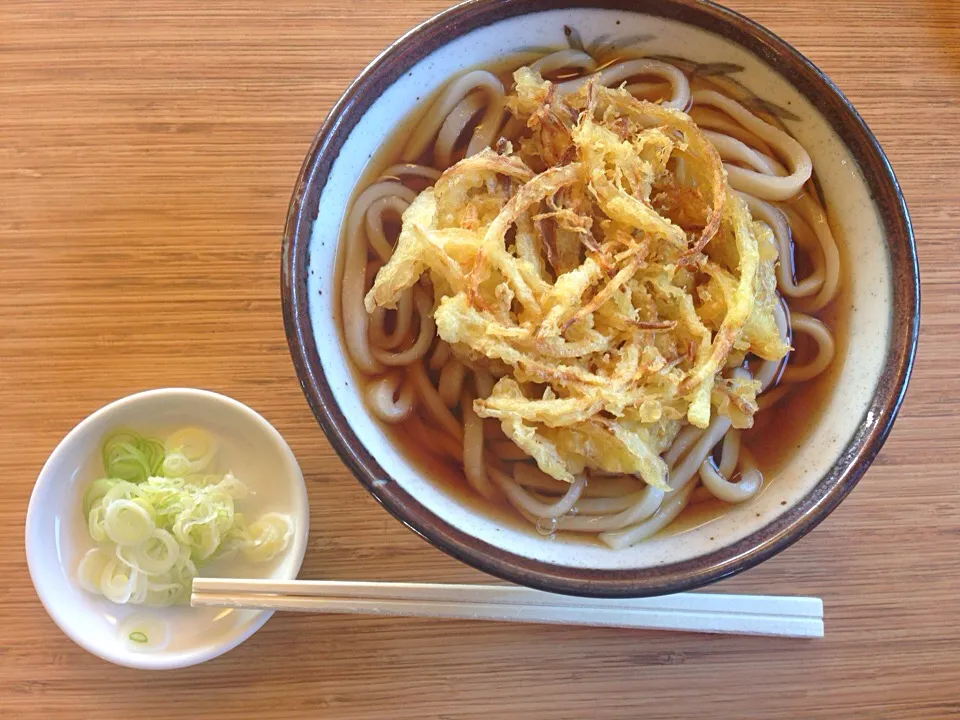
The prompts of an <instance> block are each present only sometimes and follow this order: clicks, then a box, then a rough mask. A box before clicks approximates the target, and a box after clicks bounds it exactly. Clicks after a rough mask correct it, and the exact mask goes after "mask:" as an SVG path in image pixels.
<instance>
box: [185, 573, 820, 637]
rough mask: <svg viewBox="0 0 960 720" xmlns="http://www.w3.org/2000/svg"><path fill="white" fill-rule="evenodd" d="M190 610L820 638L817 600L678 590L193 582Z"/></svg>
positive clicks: (356, 583) (290, 581)
mask: <svg viewBox="0 0 960 720" xmlns="http://www.w3.org/2000/svg"><path fill="white" fill-rule="evenodd" d="M190 604H191V605H194V606H212V607H230V608H246V609H254V610H286V611H294V612H318V613H348V614H370V615H386V616H404V617H428V618H460V619H468V620H499V621H505V622H530V623H550V624H563V625H589V626H598V627H620V628H647V629H660V630H684V631H689V632H707V633H734V634H741V635H774V636H781V637H823V602H822V601H821V600H820V599H819V598H809V597H777V596H765V595H711V594H706V593H678V594H676V595H665V596H661V597H654V598H630V599H606V598H582V597H570V596H567V595H554V594H552V593H547V592H542V591H540V590H531V589H530V588H525V587H520V586H517V585H507V586H503V585H449V584H430V583H379V582H339V581H331V580H240V579H221V578H196V579H195V580H194V581H193V595H192V596H191V599H190Z"/></svg>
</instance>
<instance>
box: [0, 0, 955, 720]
mask: <svg viewBox="0 0 960 720" xmlns="http://www.w3.org/2000/svg"><path fill="white" fill-rule="evenodd" d="M447 4H448V3H446V2H443V1H442V0H410V1H408V2H406V3H403V4H400V3H392V2H388V1H387V0H366V2H356V1H355V0H354V1H348V0H314V1H313V2H309V3H308V2H297V0H283V1H281V0H274V1H273V2H255V1H253V0H250V1H242V0H234V1H231V2H201V3H197V2H186V1H185V0H184V1H182V2H181V1H179V0H140V1H139V2H136V3H130V2H124V1H121V0H115V1H114V0H87V1H86V2H69V3H68V2H35V1H33V2H31V1H23V0H4V2H3V3H0V257H2V260H0V548H2V550H0V577H2V578H3V580H2V581H0V717H4V718H38V719H39V718H54V717H57V718H59V717H64V718H66V717H78V718H80V717H83V718H86V717H99V718H126V717H135V718H148V717H150V718H153V717H156V718H160V717H185V718H213V717H221V716H228V715H229V716H230V717H257V718H302V717H325V718H326V717H330V718H376V717H382V718H392V719H396V720H400V719H402V718H447V719H448V720H466V719H467V718H489V717H521V716H522V717H549V718H552V719H554V720H556V719H559V718H622V717H644V718H646V719H647V720H654V719H655V718H679V717H694V716H701V715H707V714H708V715H709V716H710V717H712V718H791V719H796V718H884V719H890V718H925V719H929V718H946V717H953V716H960V652H958V649H957V648H958V647H960V610H958V603H957V601H956V598H957V594H958V591H960V582H958V580H957V573H956V563H957V560H956V558H957V547H958V538H960V500H958V491H957V487H958V485H957V477H956V475H957V470H956V469H957V466H958V464H960V414H958V412H957V407H958V404H960V379H958V376H957V371H956V369H955V365H954V363H955V359H956V357H957V356H958V352H960V332H958V331H960V320H958V318H960V294H958V293H957V292H956V291H955V290H954V287H955V285H956V283H957V282H958V280H960V261H958V254H957V251H956V246H957V245H956V244H957V230H956V229H957V227H958V225H960V204H958V202H957V198H958V197H960V172H958V167H960V145H958V141H957V138H958V136H960V114H958V113H957V109H956V97H957V95H958V93H960V31H958V27H960V11H958V6H957V5H955V4H954V3H953V2H951V0H869V1H867V0H846V1H845V2H842V3H835V2H833V0H806V1H805V2H790V3H786V2H783V3H780V2H777V3H774V2H764V1H763V0H736V1H734V0H731V1H730V4H731V5H732V6H733V7H734V8H735V9H737V10H739V11H742V12H744V13H746V14H748V15H750V16H751V17H752V18H754V19H755V20H757V21H759V22H761V23H763V24H765V25H766V26H768V27H769V28H771V29H772V30H773V31H774V32H776V33H778V34H779V35H781V36H782V37H784V38H786V39H787V40H788V41H789V42H791V43H793V44H794V45H795V46H796V47H797V48H798V49H799V50H800V51H801V52H803V53H804V54H806V55H807V57H809V58H811V59H812V60H813V61H814V62H815V63H816V64H817V65H819V67H820V68H822V69H823V70H824V71H825V72H826V73H827V74H828V75H830V77H831V78H832V79H833V80H834V81H835V82H836V83H837V84H838V85H839V86H840V87H841V88H842V89H843V91H844V92H845V93H846V94H847V95H848V97H849V98H850V99H851V100H852V101H853V102H854V104H855V105H856V106H857V108H858V109H859V110H860V112H861V113H862V114H863V116H864V118H865V119H866V120H867V122H868V123H869V124H870V126H871V127H872V128H873V130H874V131H875V132H876V134H877V136H878V137H879V139H880V141H881V143H882V144H883V146H884V148H885V149H886V151H887V153H888V155H889V157H890V160H891V162H892V164H893V166H894V168H895V170H896V171H897V173H898V175H899V178H900V180H901V182H902V184H903V188H904V192H905V194H906V197H907V200H908V203H909V205H910V208H911V211H912V213H913V220H914V223H915V227H916V233H917V241H918V245H919V251H920V260H921V265H922V270H923V292H924V310H923V338H922V341H921V345H920V353H919V357H918V361H917V368H916V374H915V377H914V380H913V383H912V385H911V389H910V393H909V395H908V397H907V401H906V404H905V405H904V408H903V411H902V414H901V417H900V420H899V422H898V424H897V426H896V428H895V429H894V432H893V434H892V436H891V437H890V439H889V441H888V442H887V445H886V446H885V448H884V450H883V452H882V454H881V455H880V457H879V458H878V461H877V462H876V464H875V466H874V467H873V468H872V469H871V471H870V472H869V474H868V475H867V477H866V478H865V479H864V480H863V482H862V483H861V485H860V487H859V488H858V489H857V490H856V492H854V493H853V495H852V496H851V497H850V498H849V499H848V500H847V501H845V502H844V504H843V505H842V506H841V507H840V508H839V509H838V510H837V511H836V512H835V513H834V514H833V515H832V516H831V517H830V518H829V519H828V520H827V521H826V522H825V523H824V524H823V525H822V526H821V527H820V528H819V529H817V530H816V531H815V532H814V533H813V534H812V535H810V536H809V537H808V538H806V539H804V540H803V541H801V542H800V543H799V544H797V545H796V546H794V547H793V548H791V549H790V550H788V551H787V552H785V553H783V554H782V555H780V556H778V557H777V558H775V559H773V560H771V561H769V562H767V563H765V564H763V565H762V566H760V567H759V568H757V569H755V570H752V571H750V572H748V573H746V574H745V575H742V576H740V577H738V578H735V579H733V580H731V581H728V582H725V583H723V584H722V586H721V587H719V588H718V589H720V590H725V591H737V592H758V593H783V594H803V595H819V596H822V597H823V598H824V602H825V605H826V622H827V636H826V638H825V639H824V640H822V641H810V642H806V641H795V640H772V639H760V638H735V637H708V636H696V635H693V636H691V635H680V634H671V633H637V632H625V631H621V630H601V629H573V628H562V627H546V626H544V627H536V626H529V627H518V626H499V625H491V624H480V623H470V622H434V621H419V620H405V619H398V620H390V619H383V620H378V619H369V618H355V617H323V616H316V617H311V616H304V617H299V616H291V617H281V616H278V617H276V618H275V619H273V620H272V621H271V622H270V623H269V624H268V625H267V626H266V627H265V628H264V629H263V630H262V631H261V632H260V633H258V634H257V635H256V636H255V637H254V638H252V639H251V640H250V641H249V642H247V643H246V644H245V645H243V646H241V647H240V648H238V649H237V650H235V651H234V652H231V653H230V654H228V655H227V656H225V657H223V658H220V659H219V660H216V661H213V662H210V663H208V664H205V665H203V666H200V667H198V668H195V669H190V670H184V671H174V672H167V673H158V674H151V675H147V674H143V673H139V672H135V671H132V670H125V669H122V668H117V667H113V666H110V665H108V664H106V663H104V662H101V661H99V660H97V659H95V658H93V657H91V656H89V655H87V654H86V653H85V652H84V651H82V650H80V649H79V648H78V647H76V646H74V645H73V644H72V643H71V642H70V641H69V640H67V639H66V638H65V637H64V636H63V635H62V634H61V633H60V632H59V631H58V630H57V629H56V627H55V626H54V625H53V623H52V622H51V621H50V620H49V618H48V617H47V615H46V614H45V612H44V611H43V608H42V607H41V605H40V603H39V601H38V600H37V598H36V595H35V594H34V592H33V588H32V586H31V584H30V581H29V578H28V575H27V571H26V565H25V561H24V553H23V540H22V538H23V520H24V513H25V509H26V505H27V500H28V497H29V494H30V490H31V487H32V484H33V481H34V478H35V477H36V475H37V473H38V471H39V469H40V467H41V465H42V464H43V461H44V460H45V458H46V457H47V455H48V453H49V452H50V450H51V449H52V448H53V447H54V445H56V443H57V442H58V441H59V439H60V438H61V437H62V436H63V435H64V434H65V433H66V432H67V431H68V430H69V429H70V428H71V427H72V426H73V424H74V423H76V422H77V421H78V420H80V419H81V418H82V417H84V416H85V415H86V414H88V413H89V412H90V411H91V410H93V409H94V408H96V407H99V406H100V405H102V404H103V403H105V402H108V401H110V400H112V399H114V398H117V397H119V396H122V395H125V394H127V393H130V392H134V391H137V390H141V389H145V388H150V387H159V386H169V385H188V386H197V387H206V388H210V389H213V390H218V391H222V392H225V393H227V394H229V395H232V396H234V397H237V398H238V399H240V400H242V401H244V402H246V403H249V404H250V405H252V406H253V407H254V408H256V409H258V410H259V411H261V412H262V413H263V414H264V415H266V417H267V418H268V419H269V420H270V421H271V422H273V423H274V424H275V425H276V426H277V428H278V429H279V430H280V431H281V432H282V433H283V434H284V435H285V436H286V438H287V439H288V440H289V442H290V444H291V446H292V447H293V450H294V452H295V453H296V454H297V457H298V458H299V460H300V462H301V464H302V467H303V470H304V474H305V476H306V478H307V481H308V486H309V492H310V497H311V503H312V505H311V514H312V526H311V537H310V546H309V550H308V553H307V560H306V562H305V564H304V569H303V576H304V577H313V578H343V579H369V580H372V579H383V580H431V581H447V582H449V581H479V582H483V581H487V580H488V578H486V577H485V576H483V575H481V574H480V573H477V572H475V571H473V570H471V569H469V568H467V567H464V566H462V565H460V564H458V563H457V562H455V561H454V560H452V559H450V558H448V557H446V556H445V555H443V554H441V553H440V552H438V551H436V550H434V549H432V548H431V547H429V546H428V545H427V544H426V543H424V542H423V541H421V540H420V539H419V538H418V537H416V536H415V535H413V534H412V533H410V532H409V531H407V530H406V529H404V528H403V527H402V526H401V525H400V524H399V523H397V522H395V521H394V520H392V519H391V518H390V517H388V516H387V514H386V513H385V512H383V511H382V510H381V509H380V508H379V507H378V506H377V505H376V503H375V502H374V501H373V500H372V499H370V498H369V497H368V496H367V495H366V494H365V493H364V492H363V491H362V490H361V488H360V486H359V485H358V484H357V483H356V482H355V481H354V480H353V479H352V478H351V477H350V476H349V475H348V473H347V472H346V471H345V470H344V468H343V466H342V465H341V464H340V462H339V461H338V460H337V458H336V457H335V455H334V454H333V452H332V451H331V449H330V446H329V445H328V444H327V442H326V440H325V439H324V436H323V434H322V432H321V431H320V429H319V427H318V426H317V424H316V423H315V422H314V420H313V417H312V416H311V414H310V411H309V409H308V407H307V405H306V403H305V401H304V399H303V397H302V395H301V393H300V389H299V387H298V384H297V380H296V378H295V376H294V372H293V368H292V366H291V362H290V360H289V357H288V353H287V348H286V343H285V339H284V334H283V325H282V321H281V314H280V301H279V289H278V285H279V280H278V270H279V265H280V258H279V250H280V234H281V229H282V226H283V220H284V215H285V212H286V207H287V201H288V195H289V191H290V189H291V186H292V185H293V181H294V178H295V177H296V173H297V170H298V168H299V165H300V162H301V159H302V156H303V153H304V151H305V150H306V148H307V146H308V144H309V142H310V140H311V138H312V136H313V133H314V132H315V131H316V128H317V127H318V125H319V123H320V121H321V120H322V118H323V116H324V113H325V112H326V111H327V110H328V108H329V107H330V106H331V104H332V103H333V102H334V100H335V98H336V97H337V96H338V94H339V93H340V92H341V91H342V90H343V89H344V88H345V87H346V85H347V83H348V82H349V81H350V80H351V79H352V78H353V77H354V76H355V75H356V74H357V72H358V71H359V70H360V69H361V68H362V67H363V66H364V65H365V64H366V63H367V62H368V61H369V60H370V59H372V58H373V57H374V55H376V53H377V52H378V51H379V50H380V49H381V48H383V47H384V46H385V45H386V44H387V43H388V42H390V41H391V40H392V39H394V38H395V37H396V36H398V35H399V34H400V33H401V32H403V31H404V30H406V29H408V28H409V27H411V26H413V25H414V24H416V23H417V22H418V21H420V20H422V19H424V18H426V17H428V16H429V15H431V14H433V13H434V12H436V11H437V10H439V9H441V8H443V7H444V6H446V5H447ZM854 360H855V359H854Z"/></svg>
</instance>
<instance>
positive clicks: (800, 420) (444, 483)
mask: <svg viewBox="0 0 960 720" xmlns="http://www.w3.org/2000/svg"><path fill="white" fill-rule="evenodd" d="M613 61H614V60H611V61H610V62H613ZM605 64H609V63H605ZM516 67H518V64H517V62H516V60H515V59H508V60H506V61H504V62H503V63H500V64H497V65H495V66H493V67H490V66H486V67H484V68H483V69H488V70H490V72H492V73H494V74H495V75H497V76H498V77H499V78H500V79H501V80H502V81H503V83H504V87H509V86H510V85H511V84H512V71H513V69H515V68H516ZM695 85H700V83H695ZM701 86H704V87H710V88H711V89H717V90H721V92H726V91H725V89H723V88H720V87H718V86H716V85H714V84H712V83H709V82H704V83H703V84H702V85H701ZM441 90H442V88H441ZM441 90H438V91H437V93H435V95H434V96H431V97H426V98H424V99H422V100H421V101H420V104H419V106H418V107H417V108H416V109H415V110H414V111H413V112H412V113H411V114H410V115H409V116H408V117H407V118H405V119H404V120H403V121H402V122H401V123H400V124H399V125H398V127H397V129H396V130H395V131H394V132H393V134H392V135H391V137H390V138H389V139H388V140H387V141H386V142H385V143H384V144H383V145H382V146H381V147H380V149H379V150H378V151H377V152H376V153H374V155H373V156H372V158H371V159H370V161H369V162H368V164H367V167H366V168H365V170H364V172H363V174H362V176H361V178H360V181H359V182H358V183H357V189H356V190H355V191H354V193H353V196H352V197H351V199H350V203H349V204H348V205H347V207H348V208H350V207H352V205H353V202H354V201H355V199H356V197H357V196H358V195H359V194H360V192H362V190H363V189H364V188H366V187H367V186H369V185H370V184H372V183H373V182H374V181H376V179H377V178H378V177H380V176H381V175H382V173H383V171H384V170H385V169H386V168H388V167H389V166H390V165H393V164H394V163H397V162H400V160H399V156H400V153H401V151H402V149H403V146H404V144H405V143H406V140H407V138H408V137H409V135H410V132H411V128H412V127H414V126H415V125H416V124H417V122H418V121H419V120H420V118H421V117H422V115H423V114H424V113H425V111H426V109H427V108H428V107H429V106H430V104H431V103H432V102H433V100H434V99H435V97H437V96H438V95H439V94H440V92H441ZM726 94H729V93H728V92H727V93H726ZM462 144H465V141H462ZM431 155H432V149H431V150H428V151H427V153H426V154H425V156H423V157H421V158H419V159H418V162H420V163H423V164H427V165H430V164H431V162H430V161H431ZM827 214H828V217H829V216H830V212H829V208H828V212H827ZM831 229H832V230H833V231H834V233H835V238H836V241H837V246H838V249H839V252H840V261H841V276H840V285H839V287H840V289H839V292H838V293H837V296H836V298H835V299H834V300H833V302H831V304H830V305H829V306H828V307H827V308H825V309H824V310H822V311H821V312H819V313H817V315H816V317H818V318H819V319H820V320H821V321H823V322H824V323H825V324H826V325H827V326H828V327H830V329H831V330H832V332H833V335H834V339H835V342H836V355H835V357H834V360H833V362H832V363H831V365H830V367H829V368H828V369H827V370H826V371H825V372H824V373H822V374H821V375H820V376H818V377H816V378H814V379H813V380H810V381H807V382H806V383H802V384H801V385H800V386H799V388H798V389H799V391H793V392H791V393H790V394H788V395H787V396H786V397H784V398H783V399H782V400H781V401H780V402H778V403H777V404H776V405H774V406H772V407H771V408H768V409H767V410H766V411H762V412H761V413H759V414H758V415H757V416H756V425H755V427H753V428H751V429H749V430H746V431H744V433H743V442H744V444H745V446H746V447H747V448H748V449H749V450H750V451H751V452H752V453H753V454H754V456H755V458H756V461H757V465H758V467H759V468H760V470H761V471H762V472H763V476H764V481H763V486H762V488H761V490H760V493H765V492H768V491H770V488H771V486H775V485H776V482H775V481H776V477H777V474H778V471H779V469H780V468H781V467H782V466H783V465H784V464H785V462H786V461H787V460H788V459H789V457H790V456H791V454H793V453H794V452H795V451H797V450H798V449H800V448H801V447H802V446H803V444H804V442H805V441H806V439H807V438H808V436H809V435H810V432H811V430H812V429H813V428H814V427H815V426H816V424H817V423H818V422H819V420H820V417H821V415H822V413H823V410H824V409H825V407H826V405H827V403H828V401H829V399H830V396H831V394H832V392H833V390H834V388H835V387H836V384H837V378H838V377H839V374H840V372H841V370H842V368H843V365H844V362H845V358H846V352H847V341H848V335H849V333H848V332H847V330H848V324H849V317H850V307H851V298H850V284H849V282H847V276H848V269H849V258H848V257H847V252H846V243H845V242H844V239H843V238H842V237H841V236H839V235H836V227H834V226H833V225H831ZM341 245H342V243H341ZM796 254H797V256H798V257H797V258H796V266H797V268H798V271H799V273H800V276H801V277H802V276H804V275H805V274H806V273H807V272H808V271H809V270H810V269H812V263H811V262H810V260H809V259H808V258H806V257H804V253H803V252H802V251H799V250H797V252H796ZM342 255H343V253H342V252H338V253H337V267H336V275H335V281H334V288H335V300H334V312H335V313H336V314H337V315H338V316H339V315H340V283H341V278H342V263H343V258H342ZM337 328H338V332H339V334H340V342H341V346H342V347H345V341H344V338H343V327H342V323H337ZM806 342H808V341H807V338H805V337H796V338H794V346H795V352H796V355H795V357H797V358H798V359H799V360H800V361H801V362H802V361H803V358H804V357H805V355H806V352H807V350H808V349H809V348H808V347H807V346H806ZM351 369H352V371H353V373H354V378H355V380H356V382H357V384H358V386H360V387H362V386H363V385H364V384H365V383H366V380H367V379H366V377H365V376H364V375H363V374H362V373H361V372H360V371H358V370H357V369H356V368H355V367H353V366H352V363H351ZM437 375H438V373H437V372H431V373H430V376H431V379H432V380H433V381H434V384H436V381H437ZM453 413H454V415H455V416H456V417H457V419H458V420H459V419H461V418H460V412H459V409H455V410H453ZM420 419H421V420H422V424H421V425H422V426H426V429H427V430H428V431H429V432H430V433H434V432H436V433H442V432H443V430H441V429H440V428H439V427H436V426H433V425H431V418H430V417H429V416H428V415H427V414H425V413H421V414H420ZM377 422H379V423H380V426H381V428H382V430H383V432H384V433H385V434H386V435H387V436H388V437H389V438H390V440H391V441H392V443H393V444H394V446H395V447H396V448H398V449H399V450H400V452H401V454H402V455H404V456H405V457H406V459H407V460H408V461H409V462H410V463H411V465H413V466H414V467H416V468H418V469H419V470H420V471H421V472H422V474H423V475H424V477H427V478H430V480H431V481H433V482H434V483H435V484H436V485H438V486H440V487H442V488H443V490H444V492H446V493H447V494H448V495H449V496H450V497H452V498H453V499H455V500H456V501H457V502H458V503H461V504H463V505H465V506H468V507H471V508H474V509H476V510H478V511H480V512H481V513H482V514H484V515H486V516H488V517H490V518H491V519H494V520H495V521H497V522H498V523H500V524H503V525H506V526H508V527H511V528H513V529H515V530H518V531H520V532H524V533H527V534H530V535H537V534H538V533H537V530H536V529H535V528H534V527H533V526H532V525H531V524H530V523H529V522H528V521H527V520H526V519H524V518H523V517H521V516H520V515H519V513H518V512H517V511H516V510H515V509H514V508H513V507H512V506H511V505H510V504H509V503H508V502H507V501H506V500H505V499H504V498H500V499H499V500H497V501H488V500H486V499H484V498H483V497H481V496H480V495H479V494H477V493H476V492H475V491H474V490H473V489H472V488H471V487H470V486H469V484H468V482H467V479H466V477H465V475H464V472H463V467H462V464H461V463H459V462H456V461H454V460H453V459H452V458H449V457H440V456H438V454H436V453H435V452H432V451H431V444H430V438H429V437H423V436H421V435H419V434H418V433H417V432H415V431H414V430H412V429H411V427H410V425H409V424H407V423H398V424H387V423H383V422H380V421H379V420H378V421H377ZM485 424H486V429H487V430H489V429H490V428H491V427H496V428H498V427H499V426H498V424H497V423H496V422H495V421H493V420H486V421H485ZM497 431H498V430H497ZM501 437H503V439H506V438H505V436H502V434H501ZM760 493H758V495H759V494H760ZM748 502H749V501H748ZM783 502H784V504H786V501H785V500H784V501H783ZM731 507H732V506H731V505H730V504H729V503H726V502H723V501H721V500H717V499H709V500H704V501H702V502H697V503H691V504H689V505H688V506H687V507H686V508H685V509H684V510H683V511H682V512H681V514H680V515H679V516H678V517H677V518H676V519H675V520H674V521H673V522H672V523H670V525H669V526H668V527H667V528H666V529H664V530H663V531H661V533H660V535H674V534H677V533H681V532H686V531H689V530H692V529H694V528H697V527H701V526H703V525H705V524H706V523H709V522H710V521H712V520H715V519H716V518H718V517H720V516H721V515H723V514H724V513H725V512H727V511H728V510H729V509H730V508H731ZM559 534H560V535H561V536H563V537H565V538H566V539H575V540H578V541H582V542H585V543H588V544H595V545H599V546H603V547H606V546H605V545H603V543H601V542H600V541H599V540H597V539H596V537H595V536H593V535H588V534H581V533H559ZM551 537H552V536H551Z"/></svg>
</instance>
